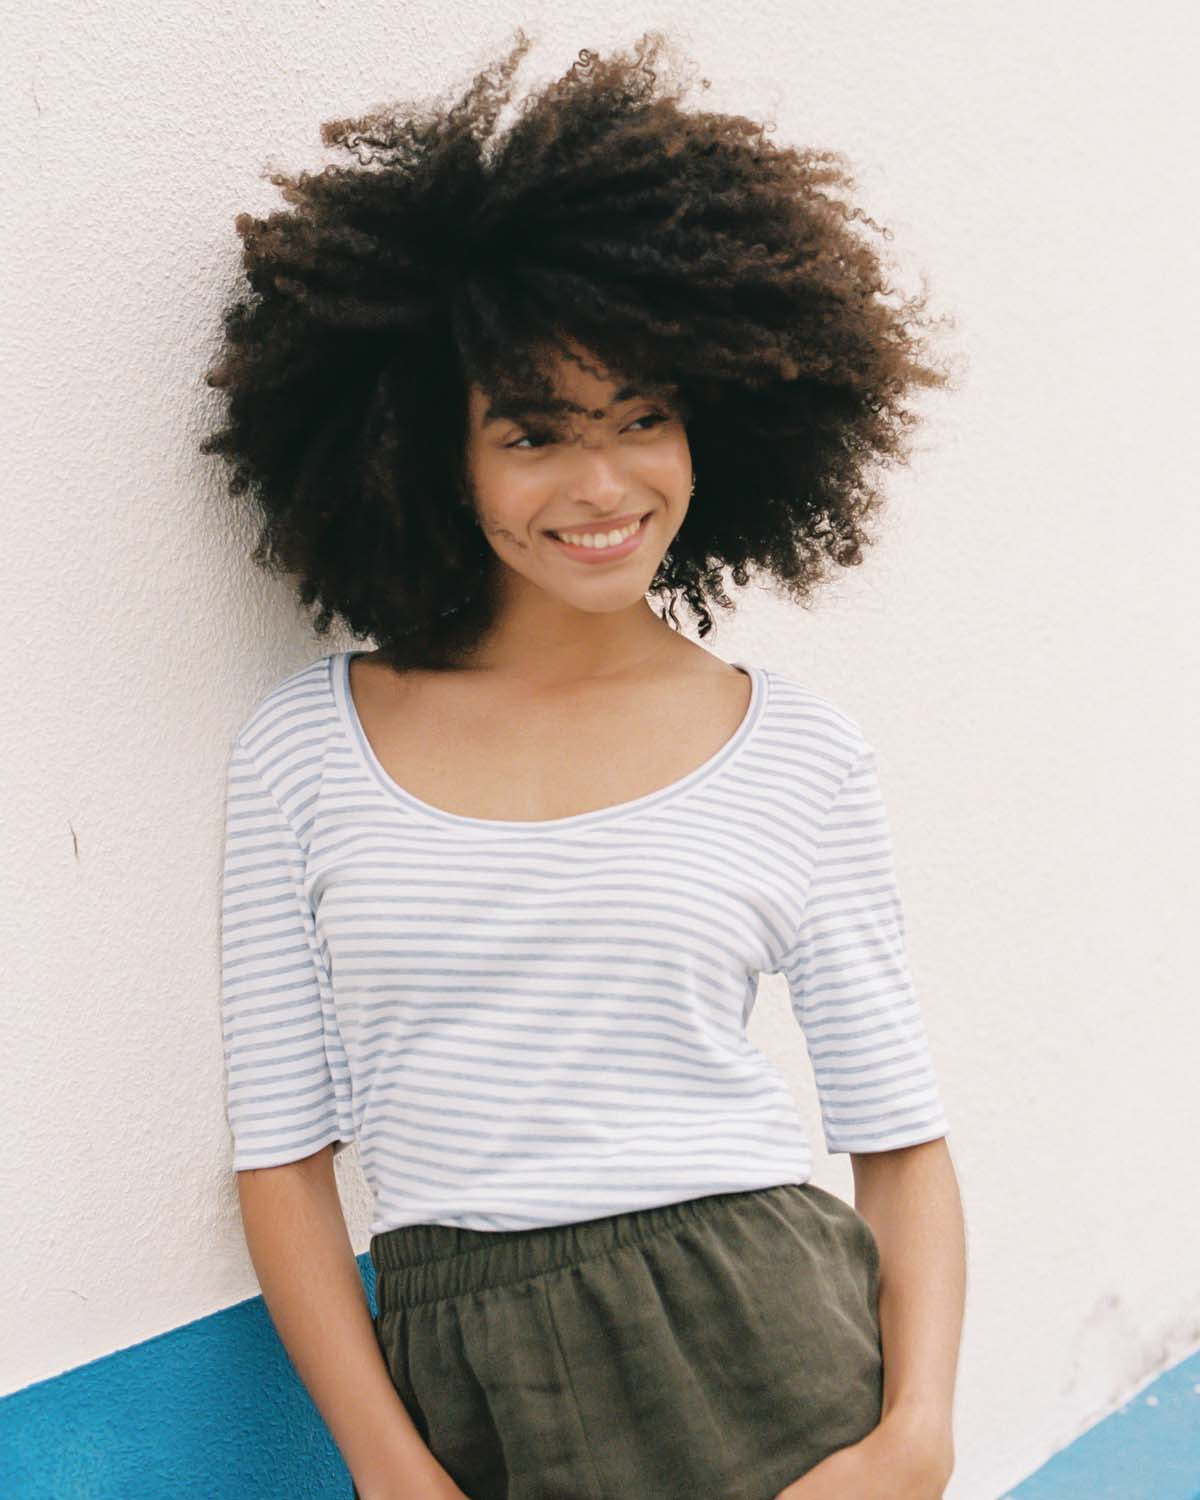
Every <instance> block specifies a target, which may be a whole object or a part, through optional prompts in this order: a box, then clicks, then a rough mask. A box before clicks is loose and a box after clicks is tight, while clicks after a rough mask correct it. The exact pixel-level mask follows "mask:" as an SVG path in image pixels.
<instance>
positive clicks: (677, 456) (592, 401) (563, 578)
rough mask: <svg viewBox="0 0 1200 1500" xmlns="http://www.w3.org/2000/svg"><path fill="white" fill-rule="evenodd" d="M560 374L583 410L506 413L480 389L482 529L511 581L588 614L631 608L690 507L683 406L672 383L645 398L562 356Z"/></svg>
mask: <svg viewBox="0 0 1200 1500" xmlns="http://www.w3.org/2000/svg"><path fill="white" fill-rule="evenodd" d="M586 362H587V364H588V365H589V366H591V367H593V368H595V366H596V364H597V362H596V361H594V360H592V359H591V358H587V360H586ZM554 371H555V374H554V379H555V394H556V395H557V396H560V397H565V398H566V399H567V400H569V401H572V402H575V403H577V404H578V406H579V407H581V408H582V410H581V411H566V412H562V413H558V412H556V413H553V414H552V415H550V416H546V415H544V414H538V415H531V414H528V413H521V412H508V411H507V410H506V411H496V410H495V409H493V407H492V406H491V404H490V403H489V400H488V398H487V397H486V396H485V395H484V393H483V391H482V390H481V389H480V388H479V387H478V386H476V385H472V386H471V387H470V391H469V397H470V400H469V435H468V442H467V453H466V461H467V475H468V479H469V481H470V484H471V486H472V489H473V491H474V496H475V503H476V508H477V512H478V516H479V521H480V525H481V526H482V529H483V532H484V534H485V536H486V537H487V539H488V541H489V543H490V544H491V547H492V550H493V551H494V552H495V554H496V556H497V558H498V559H499V561H500V563H501V564H502V565H504V567H505V568H507V569H508V570H509V574H510V575H511V576H506V577H505V578H504V580H503V582H504V584H505V585H506V586H510V587H516V588H517V589H522V588H525V587H526V586H530V585H531V586H532V587H533V588H535V589H539V590H542V591H543V592H544V593H546V594H549V595H552V596H554V597H556V598H557V599H559V600H561V601H562V602H563V603H566V604H569V605H572V606H574V607H575V608H577V609H581V610H586V611H593V612H605V611H610V610H616V609H623V608H627V607H628V606H630V605H631V604H634V603H636V602H638V601H639V600H641V599H643V598H644V596H645V594H646V593H647V591H648V589H649V587H650V583H651V581H652V579H653V578H654V575H655V573H656V572H657V570H658V566H659V564H660V562H661V561H662V557H663V554H664V553H665V552H666V550H667V548H668V547H669V546H670V544H671V541H672V539H673V538H674V536H675V534H676V532H677V531H678V530H679V527H680V525H681V524H682V522H683V518H684V516H685V515H686V513H687V508H688V502H689V498H690V490H691V483H692V461H691V451H690V449H689V447H688V440H687V432H686V429H685V426H684V420H683V412H682V408H681V407H680V406H679V405H678V404H677V398H676V397H675V395H674V393H673V392H672V391H670V390H668V391H666V392H663V391H661V390H655V391H654V392H653V393H642V394H638V393H636V392H634V391H631V390H629V389H628V388H626V387H624V386H623V385H622V384H621V383H620V382H614V381H610V380H607V379H602V378H600V376H598V375H593V374H590V373H588V371H587V370H586V369H584V368H581V366H580V365H578V364H576V363H574V362H573V361H571V360H568V359H565V358H562V357H559V358H558V360H557V361H556V363H555V367H554ZM614 532H618V533H620V534H621V536H620V539H619V540H618V538H617V537H616V536H614V535H613V533H614ZM631 532H632V535H631V534H630V533H631ZM563 538H569V539H570V540H564V539H563ZM603 543H607V544H608V545H597V544H603ZM614 543H615V545H613V544H614Z"/></svg>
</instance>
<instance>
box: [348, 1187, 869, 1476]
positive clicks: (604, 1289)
mask: <svg viewBox="0 0 1200 1500" xmlns="http://www.w3.org/2000/svg"><path fill="white" fill-rule="evenodd" d="M370 1252H371V1260H372V1264H373V1265H374V1267H375V1272H376V1282H375V1288H376V1306H377V1308H378V1315H377V1317H376V1320H375V1331H376V1337H377V1339H378V1341H379V1346H380V1349H381V1350H382V1352H383V1356H384V1359H385V1361H386V1363H387V1366H388V1369H389V1371H390V1373H391V1377H392V1380H393V1382H394V1384H395V1386H396V1389H397V1391H398V1392H399V1394H400V1397H401V1399H402V1400H403V1402H404V1404H405V1406H406V1408H407V1410H408V1411H409V1413H410V1414H411V1416H412V1419H413V1422H414V1424H415V1425H416V1427H417V1430H418V1431H419V1432H420V1434H421V1437H422V1439H423V1440H424V1441H425V1443H426V1444H427V1445H428V1446H429V1448H430V1449H431V1450H432V1452H433V1454H434V1456H435V1457H436V1458H437V1459H438V1461H439V1462H440V1463H441V1464H442V1465H443V1467H444V1468H445V1469H447V1470H448V1472H449V1473H450V1475H451V1477H452V1478H453V1479H454V1481H455V1483H456V1484H457V1485H458V1486H459V1488H460V1489H461V1490H462V1491H463V1492H464V1493H465V1494H466V1495H467V1496H468V1497H469V1500H698V1497H701V1496H702V1497H704V1500H774V1496H775V1495H776V1494H777V1493H778V1492H779V1490H781V1489H782V1488H783V1487H784V1486H785V1485H787V1484H789V1483H791V1481H792V1480H794V1479H797V1478H799V1476H800V1475H801V1474H803V1473H805V1472H806V1471H807V1470H808V1469H810V1468H812V1467H813V1466H814V1465H815V1464H817V1463H819V1462H820V1460H821V1459H822V1458H824V1457H825V1456H826V1455H827V1454H830V1453H832V1452H833V1451H834V1450H835V1449H837V1448H843V1447H846V1446H847V1445H848V1444H850V1443H855V1442H857V1441H858V1440H859V1439H860V1438H862V1437H865V1436H866V1434H867V1433H868V1432H870V1431H871V1429H872V1428H874V1427H875V1426H877V1425H878V1422H879V1419H880V1414H881V1406H882V1399H883V1359H882V1350H881V1346H880V1337H879V1322H878V1311H877V1301H878V1291H879V1247H878V1245H877V1243H876V1240H875V1236H874V1234H873V1233H872V1231H871V1228H870V1226H869V1225H868V1223H867V1221H866V1220H865V1219H864V1218H863V1217H862V1216H861V1215H860V1214H859V1213H858V1212H857V1210H855V1209H854V1208H852V1207H851V1206H850V1205H849V1204H848V1203H846V1202H844V1201H843V1200H842V1199H841V1198H839V1197H836V1196H835V1195H834V1194H833V1193H830V1192H827V1191H825V1189H823V1188H820V1187H817V1186H816V1185H815V1184H813V1183H786V1184H784V1185H782V1186H778V1187H770V1188H759V1189H756V1190H754V1191H751V1192H737V1193H717V1194H712V1195H706V1196H704V1197H701V1198H691V1199H688V1200H686V1201H684V1202H679V1203H669V1204H664V1205H662V1206H659V1207H655V1208H647V1209H635V1210H632V1211H630V1212H627V1213H618V1214H611V1215H608V1216H606V1217H603V1218H597V1219H585V1220H583V1221H582V1222H579V1223H574V1224H560V1225H552V1226H548V1227H539V1228H534V1229H522V1230H501V1231H483V1230H474V1229H461V1228H458V1227H455V1226H452V1225H447V1224H413V1225H404V1226H402V1227H400V1228H399V1229H392V1230H388V1231H387V1232H386V1233H384V1234H380V1235H376V1236H375V1237H374V1238H373V1239H372V1241H371V1247H370ZM355 1493H356V1495H357V1491H356V1492H355Z"/></svg>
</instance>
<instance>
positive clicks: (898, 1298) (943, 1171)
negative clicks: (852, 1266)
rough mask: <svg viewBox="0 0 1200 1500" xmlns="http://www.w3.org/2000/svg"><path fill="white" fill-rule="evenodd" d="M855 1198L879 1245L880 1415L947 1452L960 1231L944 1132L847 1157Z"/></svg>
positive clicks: (962, 1245)
mask: <svg viewBox="0 0 1200 1500" xmlns="http://www.w3.org/2000/svg"><path fill="white" fill-rule="evenodd" d="M852 1164H853V1168H854V1204H855V1207H856V1209H857V1210H858V1212H859V1213H861V1214H862V1216H863V1218H865V1219H866V1220H867V1222H868V1223H869V1224H870V1226H871V1228H872V1230H873V1231H874V1234H875V1238H876V1240H877V1241H878V1243H879V1258H880V1280H879V1324H880V1334H881V1340H882V1345H883V1416H884V1418H890V1419H892V1420H893V1421H894V1420H896V1419H897V1418H898V1419H899V1420H901V1421H903V1422H905V1423H907V1424H910V1425H911V1427H912V1429H913V1431H914V1432H920V1433H922V1434H924V1435H926V1436H927V1437H928V1439H929V1441H930V1442H931V1443H932V1444H933V1445H934V1446H935V1447H938V1448H940V1449H941V1451H943V1452H944V1453H946V1454H947V1455H949V1456H950V1458H951V1461H952V1456H953V1431H952V1416H953V1406H954V1382H955V1374H956V1370H957V1365H958V1349H959V1341H960V1338H961V1335H962V1319H963V1305H964V1301H965V1296H966V1236H965V1227H964V1223H963V1214H962V1203H961V1200H960V1197H959V1191H958V1181H957V1179H956V1177H955V1173H954V1166H953V1163H952V1162H951V1160H950V1153H949V1150H948V1148H947V1145H946V1141H945V1138H944V1137H943V1138H941V1139H939V1140H936V1141H926V1142H923V1143H922V1144H920V1145H917V1146H907V1147H903V1148H901V1149H899V1150H895V1151H881V1152H874V1153H862V1154H856V1155H854V1156H852Z"/></svg>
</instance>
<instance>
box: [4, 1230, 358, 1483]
mask: <svg viewBox="0 0 1200 1500" xmlns="http://www.w3.org/2000/svg"><path fill="white" fill-rule="evenodd" d="M358 1267H359V1271H360V1273H361V1275H362V1278H363V1284H364V1286H365V1287H366V1291H367V1300H368V1302H369V1304H370V1308H371V1316H372V1317H374V1316H375V1312H376V1305H375V1269H374V1267H373V1266H372V1264H371V1260H370V1256H369V1255H366V1254H363V1255H360V1256H359V1257H358ZM350 1493H351V1484H350V1473H349V1470H348V1469H347V1468H346V1465H345V1464H344V1463H343V1461H342V1456H341V1454H340V1453H339V1452H338V1450H337V1447H336V1446H335V1444H334V1442H333V1439H332V1438H331V1437H330V1436H329V1430H328V1428H326V1426H325V1424H324V1422H323V1421H322V1420H321V1416H320V1413H319V1412H318V1411H317V1409H316V1407H315V1406H314V1405H313V1402H312V1399H311V1397H310V1396H309V1394H308V1392H307V1391H306V1390H305V1388H304V1386H303V1385H302V1384H301V1382H300V1380H299V1377H298V1376H297V1375H296V1373H295V1371H294V1370H293V1369H292V1365H291V1361H290V1360H289V1359H288V1357H287V1353H286V1351H285V1350H284V1348H283V1345H282V1344H281V1343H280V1341H279V1336H278V1334H277V1333H276V1332H275V1328H274V1325H273V1324H272V1322H271V1320H270V1316H269V1314H268V1313H267V1308H266V1304H265V1303H264V1301H263V1300H262V1298H261V1297H251V1298H249V1299H248V1300H247V1301H245V1302H239V1303H236V1304H235V1305H234V1306H233V1307H228V1308H225V1309H224V1310H223V1311H221V1312H219V1313H214V1314H212V1315H211V1316H209V1317H205V1318H198V1319H197V1320H196V1321H195V1322H194V1323H185V1324H184V1325H183V1326H182V1327H181V1328H174V1329H172V1330H171V1331H170V1332H169V1333H163V1334H159V1335H158V1337H156V1338H152V1339H147V1340H146V1341H145V1342H144V1343H141V1344H135V1345H133V1346H132V1347H131V1348H128V1349H120V1350H118V1351H117V1352H116V1353H114V1354H109V1355H106V1356H105V1357H104V1358H103V1359H97V1360H93V1361H91V1362H90V1363H89V1364H86V1365H80V1366H78V1367H77V1368H76V1369H74V1370H68V1371H67V1372H66V1373H65V1374H62V1375H57V1376H54V1377H53V1378H52V1379H50V1380H42V1381H39V1382H38V1383H37V1384H36V1385H31V1386H26V1387H25V1389H24V1390H20V1391H15V1392H14V1393H13V1394H12V1395H10V1396H6V1397H5V1398H4V1399H3V1400H0V1496H3V1500H167V1497H168V1496H169V1497H170V1500H327V1497H328V1500H350Z"/></svg>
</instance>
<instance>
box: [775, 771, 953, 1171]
mask: <svg viewBox="0 0 1200 1500" xmlns="http://www.w3.org/2000/svg"><path fill="white" fill-rule="evenodd" d="M810 856H811V860H812V871H811V878H810V881H809V885H808V889H807V892H806V894H805V898H804V905H803V909H802V911H801V914H800V929H799V936H798V937H797V939H796V941H795V943H794V944H793V945H792V947H791V948H790V949H789V951H788V952H787V953H786V954H785V955H784V958H783V960H782V962H781V963H780V965H779V966H778V967H779V968H780V969H782V971H783V973H784V974H785V975H786V976H787V981H788V986H789V990H790V993H791V1003H792V1010H793V1012H794V1014H795V1016H796V1019H797V1021H798V1022H799V1024H800V1028H801V1031H802V1032H803V1034H804V1040H805V1045H806V1047H807V1050H808V1055H809V1059H810V1061H811V1063H812V1067H813V1074H814V1078H815V1082H816V1088H817V1097H818V1101H819V1104H820V1109H821V1124H822V1129H823V1132H824V1136H825V1145H826V1148H827V1150H828V1151H830V1152H839V1151H853V1152H868V1151H890V1150H892V1149H894V1148H896V1147H898V1146H912V1145H917V1144H918V1143H920V1142H921V1141H930V1140H935V1139H937V1138H938V1137H939V1136H943V1135H945V1134H946V1133H947V1131H948V1128H949V1127H948V1124H947V1120H946V1115H945V1110H944V1108H943V1105H942V1100H941V1097H940V1093H939V1089H938V1083H937V1079H936V1076H935V1073H934V1068H933V1064H932V1060H931V1057H930V1052H929V1047H928V1043H927V1040H926V1036H925V1032H924V1028H923V1025H922V1020H921V1015H920V1010H919V1005H918V1001H917V997H916V994H915V992H914V987H913V981H912V976H911V974H910V973H909V966H908V960H907V956H906V952H905V943H904V913H903V910H902V908H901V902H900V894H899V891H898V890H897V885H896V872H895V867H894V862H893V855H892V842H891V834H890V829H889V825H888V818H887V812H886V809H885V807H884V803H883V798H882V795H881V792H880V787H879V781H878V776H877V768H876V759H875V752H874V750H873V749H872V747H871V746H869V745H865V744H864V745H863V746H862V747H861V748H860V750H859V753H858V755H857V758H856V760H855V762H854V764H853V765H852V766H851V768H850V770H849V772H848V773H847V774H846V776H845V778H844V780H843V782H842V784H841V786H840V788H839V789H838V791H837V793H836V795H835V796H834V797H833V800H832V802H831V804H830V806H829V808H828V810H827V812H826V814H825V816H824V817H823V819H822V821H821V824H820V826H819V828H818V829H817V830H816V833H815V835H814V843H813V845H812V847H811V850H810Z"/></svg>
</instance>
